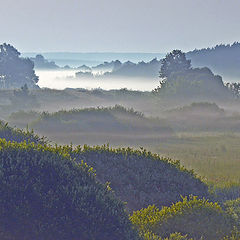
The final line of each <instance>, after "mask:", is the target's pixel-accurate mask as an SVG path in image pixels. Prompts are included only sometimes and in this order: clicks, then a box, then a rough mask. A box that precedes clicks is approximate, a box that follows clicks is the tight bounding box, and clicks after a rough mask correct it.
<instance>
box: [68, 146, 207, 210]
mask: <svg viewBox="0 0 240 240" xmlns="http://www.w3.org/2000/svg"><path fill="white" fill-rule="evenodd" d="M65 148H66V146H65ZM68 148H69V149H68V150H67V151H69V152H71V155H72V157H73V158H76V159H77V160H78V161H81V160H84V162H86V163H87V164H88V165H90V166H92V167H93V168H94V169H95V170H96V172H97V178H98V179H99V180H100V181H101V182H103V183H104V182H110V183H111V187H112V189H113V190H114V191H115V193H116V195H117V196H118V197H119V198H120V199H121V200H122V201H124V202H127V207H128V209H130V210H138V209H141V208H143V207H147V206H148V205H150V204H155V205H157V206H159V207H161V206H169V205H171V204H172V203H173V202H177V201H179V200H180V199H181V195H183V196H187V195H190V194H194V195H198V196H200V197H204V196H205V197H207V196H208V187H207V185H205V184H204V183H203V182H201V180H200V179H198V178H196V176H195V175H194V173H193V172H192V171H187V170H186V169H184V168H183V167H181V166H180V164H179V162H178V161H176V162H173V161H171V160H170V159H167V158H161V157H159V156H158V155H157V154H152V153H151V152H147V151H146V150H133V149H131V148H119V149H112V148H110V147H109V146H105V145H104V146H96V147H89V146H87V145H85V146H83V147H80V146H78V147H77V148H76V149H71V146H69V147H68Z"/></svg>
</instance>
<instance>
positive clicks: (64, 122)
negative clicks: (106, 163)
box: [21, 105, 173, 136]
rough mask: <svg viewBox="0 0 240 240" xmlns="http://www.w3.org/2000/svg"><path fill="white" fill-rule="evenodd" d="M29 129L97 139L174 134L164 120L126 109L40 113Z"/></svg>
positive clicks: (106, 108) (119, 107)
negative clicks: (93, 136)
mask: <svg viewBox="0 0 240 240" xmlns="http://www.w3.org/2000/svg"><path fill="white" fill-rule="evenodd" d="M26 114H28V113H26ZM21 115H22V114H21ZM30 125H31V127H32V128H34V129H36V130H37V131H40V132H43V133H45V132H46V133H49V132H58V131H60V132H63V133H69V132H74V133H76V132H81V133H94V134H96V135H97V134H98V133H106V134H118V135H119V134H120V135H121V134H123V133H124V134H126V133H128V134H136V135H139V134H142V133H144V134H148V135H152V134H157V135H161V134H163V135H164V136H165V135H167V136H172V135H173V130H172V129H171V128H170V127H169V126H168V124H167V123H166V121H165V120H160V119H157V118H147V117H145V116H144V115H143V113H141V112H137V111H134V110H133V109H132V108H130V109H126V108H124V107H122V106H120V105H116V106H114V107H98V108H85V109H72V110H69V111H65V110H61V111H58V112H54V113H48V112H43V113H41V114H40V116H39V117H38V118H37V119H36V120H35V121H33V122H32V123H31V124H30Z"/></svg>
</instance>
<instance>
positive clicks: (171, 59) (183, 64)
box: [160, 50, 191, 78]
mask: <svg viewBox="0 0 240 240" xmlns="http://www.w3.org/2000/svg"><path fill="white" fill-rule="evenodd" d="M190 68H191V60H187V59H186V56H185V53H183V52H182V51H181V50H173V51H172V52H170V53H168V54H167V55H166V57H165V58H164V59H163V60H162V66H161V70H160V77H161V78H167V77H169V76H170V75H171V74H172V73H176V72H183V71H186V70H189V69H190Z"/></svg>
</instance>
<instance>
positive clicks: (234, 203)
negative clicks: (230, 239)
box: [224, 198, 240, 227]
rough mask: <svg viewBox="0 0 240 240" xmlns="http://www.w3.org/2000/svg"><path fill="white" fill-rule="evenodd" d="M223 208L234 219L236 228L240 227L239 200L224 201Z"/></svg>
mask: <svg viewBox="0 0 240 240" xmlns="http://www.w3.org/2000/svg"><path fill="white" fill-rule="evenodd" d="M224 208H225V209H226V211H227V212H228V213H229V214H231V215H232V216H233V217H234V218H235V220H236V222H237V223H238V226H239V227H240V198H238V199H235V200H228V201H226V202H225V204H224Z"/></svg>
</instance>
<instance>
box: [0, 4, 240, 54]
mask: <svg viewBox="0 0 240 240" xmlns="http://www.w3.org/2000/svg"><path fill="white" fill-rule="evenodd" d="M0 23H1V33H0V43H2V42H9V43H11V44H13V45H14V46H16V47H17V48H18V49H19V50H20V51H21V52H26V51H28V52H29V51H34V52H46V51H62V52H64V51H66V52H67V51H71V52H167V51H170V50H172V49H176V48H179V49H182V50H184V51H187V50H191V49H194V48H202V47H207V46H214V45H215V44H218V43H232V42H234V41H240V0H118V1H116V0H86V1H83V0H1V3H0Z"/></svg>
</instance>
